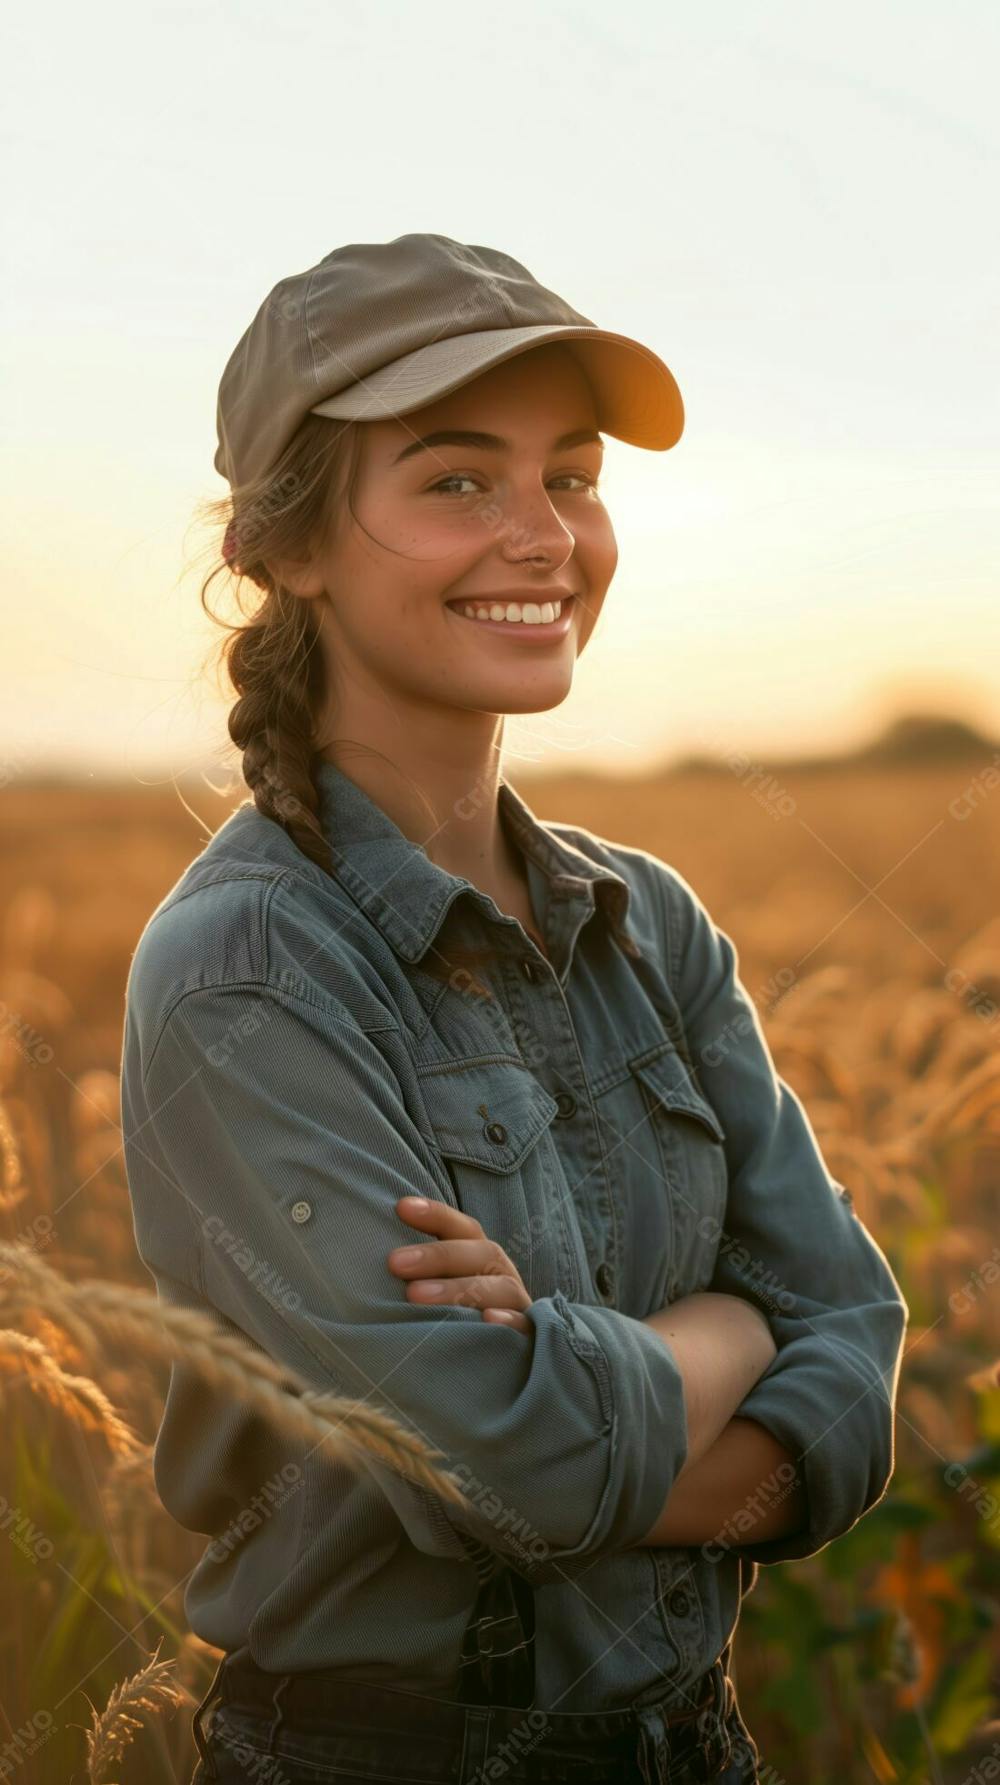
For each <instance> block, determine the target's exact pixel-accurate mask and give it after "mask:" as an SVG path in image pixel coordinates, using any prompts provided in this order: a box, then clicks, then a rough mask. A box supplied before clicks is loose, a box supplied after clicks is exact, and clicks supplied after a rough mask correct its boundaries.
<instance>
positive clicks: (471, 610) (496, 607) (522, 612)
mask: <svg viewBox="0 0 1000 1785" xmlns="http://www.w3.org/2000/svg"><path fill="white" fill-rule="evenodd" d="M462 612H463V614H464V615H465V616H466V619H469V620H508V621H510V622H511V624H516V625H519V626H545V625H549V624H551V622H552V621H553V620H558V618H559V615H560V614H561V613H562V602H561V601H545V602H543V603H542V605H541V606H540V607H539V605H538V603H537V602H534V601H525V602H523V603H522V604H521V605H520V606H518V605H517V603H516V602H513V601H511V602H508V604H507V606H506V607H502V606H501V604H500V603H499V602H498V601H495V602H494V603H493V605H492V606H491V607H476V606H474V605H473V603H472V602H471V601H467V602H466V603H465V606H464V607H463V608H462Z"/></svg>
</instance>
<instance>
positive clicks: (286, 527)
mask: <svg viewBox="0 0 1000 1785" xmlns="http://www.w3.org/2000/svg"><path fill="white" fill-rule="evenodd" d="M365 426H366V424H365V423H364V422H342V421H334V420H332V419H330V418H329V417H327V416H322V415H308V416H307V417H306V418H305V420H304V421H303V422H302V423H301V425H300V427H299V428H298V430H297V432H296V434H295V435H294V436H293V438H292V440H291V441H290V442H289V444H288V446H286V448H285V450H284V451H283V452H282V454H281V455H280V457H279V458H278V460H277V461H276V463H275V464H274V465H273V466H272V467H271V469H270V471H268V472H267V473H266V474H265V475H263V476H261V477H258V478H256V479H254V480H253V481H251V482H247V483H243V484H239V485H236V486H235V487H234V488H233V489H232V491H231V493H230V495H228V496H222V497H219V498H218V499H216V500H206V501H204V502H202V503H201V504H200V505H199V513H200V514H201V515H202V517H203V518H204V519H205V520H206V521H207V522H208V523H209V524H210V525H216V526H218V525H222V524H223V523H225V533H224V537H223V540H222V544H221V551H220V553H219V556H218V560H217V562H216V563H215V566H214V568H213V569H212V570H211V571H210V572H209V574H208V576H207V577H206V578H205V580H204V582H203V583H202V586H201V605H202V607H203V609H204V611H205V612H206V613H207V614H208V616H209V618H210V619H212V620H213V621H214V622H215V623H216V624H217V625H219V626H221V627H223V628H224V630H225V631H226V633H227V635H228V636H227V637H226V638H224V639H223V640H221V641H220V643H219V645H218V647H217V648H216V650H215V653H214V655H215V661H216V668H217V669H218V667H219V665H220V664H222V663H224V665H225V669H226V673H227V675H228V678H229V681H230V682H231V683H232V686H233V688H234V689H235V690H236V693H237V695H238V697H239V698H238V699H237V700H236V702H235V705H234V706H233V707H232V708H231V709H230V712H229V717H228V722H227V723H228V729H229V735H230V737H231V738H232V740H233V743H234V744H235V745H236V746H237V748H238V749H239V750H241V751H242V753H243V765H242V766H243V778H244V780H245V782H246V784H247V786H248V787H249V788H250V791H251V793H252V794H253V800H254V804H255V805H256V807H257V810H258V811H259V812H262V813H263V814H264V816H265V817H267V818H271V819H273V820H274V822H275V823H276V824H280V825H281V826H282V827H283V829H284V830H286V831H287V833H288V834H289V836H290V837H291V838H292V841H293V842H294V843H295V844H296V846H297V847H298V848H299V849H300V850H301V851H302V853H303V854H304V855H306V856H308V858H309V860H310V861H312V862H315V863H316V865H317V866H318V867H320V868H322V869H323V870H324V871H325V872H326V873H328V874H332V873H333V860H332V856H331V853H330V847H329V844H328V842H327V839H326V837H325V836H324V834H323V827H322V823H321V820H320V811H319V794H318V790H317V786H316V782H315V778H314V776H315V770H316V767H317V763H318V760H319V757H320V753H319V752H318V751H317V749H316V745H315V731H316V724H317V719H318V715H319V713H320V711H321V710H322V708H323V706H324V705H325V700H326V667H325V664H324V661H323V653H322V649H321V647H320V634H319V623H318V619H317V615H316V612H315V609H314V605H313V603H312V602H309V601H304V600H302V599H301V597H299V596H297V595H295V594H294V593H293V592H292V591H291V590H290V589H288V588H286V587H285V585H284V584H283V583H282V581H281V579H280V577H279V576H277V575H276V574H274V573H273V572H272V569H271V568H270V566H272V565H274V564H277V563H279V562H280V561H282V560H283V559H298V560H300V561H302V560H304V559H306V558H307V557H308V555H309V553H310V550H311V549H313V548H314V547H315V546H317V545H322V544H325V543H326V542H327V540H328V539H329V538H330V536H331V534H332V532H333V530H334V528H335V526H336V523H337V521H338V519H339V518H340V517H341V516H342V514H343V513H344V511H345V510H350V511H351V512H352V513H353V510H351V497H352V495H353V493H354V486H355V481H356V477H357V471H358V464H359V460H360V449H361V429H362V428H363V427H365ZM225 575H228V576H229V577H230V578H231V579H232V581H233V583H234V585H235V597H236V605H237V608H238V611H239V612H240V614H241V616H242V623H239V622H238V623H236V624H235V625H231V624H229V623H228V622H227V621H226V620H224V619H221V618H220V616H219V615H218V614H216V613H213V612H212V610H211V608H210V607H209V606H208V604H207V602H206V595H207V593H208V589H209V587H210V585H211V584H212V583H213V582H214V581H215V579H216V577H218V576H225ZM246 581H249V582H251V583H254V584H255V585H256V587H257V589H258V590H260V591H262V599H257V600H256V601H255V602H254V603H253V604H252V606H251V609H250V611H249V612H248V611H247V608H246V606H245V605H244V584H245V582H246ZM397 766H398V765H397ZM431 955H436V956H437V957H438V960H437V961H436V962H435V963H434V964H431V960H430V957H431ZM495 959H496V950H495V949H494V948H492V947H485V948H469V947H464V946H460V945H459V946H455V947H453V949H452V951H451V955H450V957H447V958H446V957H445V956H444V955H443V954H442V953H441V951H440V950H439V949H437V948H435V947H432V948H431V949H429V950H428V954H427V956H426V957H425V959H424V961H423V962H422V963H421V967H422V970H423V971H425V972H427V973H429V974H430V975H431V976H432V977H433V978H435V979H442V980H446V981H452V980H455V979H457V977H458V975H459V974H461V976H462V981H463V983H464V982H467V981H469V980H471V982H472V983H471V986H467V988H466V989H470V990H471V989H475V991H476V993H477V995H480V996H485V997H486V998H492V996H493V994H492V993H491V992H490V990H489V987H488V986H486V985H484V984H482V983H481V982H479V981H478V980H477V979H476V976H475V968H476V967H477V966H482V965H486V964H487V963H492V962H493V961H495Z"/></svg>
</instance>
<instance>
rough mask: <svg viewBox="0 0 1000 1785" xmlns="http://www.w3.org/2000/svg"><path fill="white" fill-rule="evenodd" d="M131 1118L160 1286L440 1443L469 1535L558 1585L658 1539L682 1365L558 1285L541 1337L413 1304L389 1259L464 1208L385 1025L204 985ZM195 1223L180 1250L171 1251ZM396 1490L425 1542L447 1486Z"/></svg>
mask: <svg viewBox="0 0 1000 1785" xmlns="http://www.w3.org/2000/svg"><path fill="white" fill-rule="evenodd" d="M140 1056H141V1057H145V1058H146V1065H145V1067H144V1069H143V1070H141V1071H140V1069H139V1065H138V1061H139V1058H140ZM123 1113H124V1116H125V1127H126V1140H125V1148H126V1165H127V1170H128V1178H129V1188H130V1194H131V1198H132V1204H133V1214H134V1221H135V1229H136V1241H137V1245H138V1248H139V1251H140V1254H141V1255H142V1257H143V1258H144V1260H145V1262H146V1263H147V1265H148V1266H149V1267H150V1269H151V1270H152V1271H153V1273H154V1275H155V1274H156V1271H157V1267H158V1265H159V1266H161V1267H162V1269H163V1270H164V1271H165V1272H166V1271H170V1272H171V1273H172V1274H178V1275H181V1276H182V1277H184V1278H185V1279H186V1280H187V1281H189V1282H190V1283H191V1284H192V1286H193V1287H194V1288H195V1289H196V1290H197V1291H198V1292H199V1293H200V1294H201V1295H202V1296H203V1297H204V1299H205V1301H206V1303H207V1304H209V1305H210V1306H211V1307H213V1308H215V1309H217V1310H218V1311H219V1312H220V1313H222V1314H223V1315H224V1316H225V1317H227V1318H228V1319H229V1320H231V1321H233V1322H234V1323H235V1324H236V1325H237V1326H238V1327H239V1328H240V1329H241V1330H242V1331H243V1332H244V1333H245V1334H247V1335H248V1336H249V1338H250V1339H252V1340H253V1341H255V1342H256V1343H257V1344H259V1345H260V1346H261V1347H263V1348H264V1350H265V1351H266V1352H268V1353H269V1354H270V1355H271V1356H272V1357H273V1358H275V1359H276V1360H278V1361H279V1362H280V1363H283V1364H286V1365H288V1366H289V1367H290V1368H292V1369H293V1370H294V1371H296V1372H297V1373H298V1374H299V1375H300V1376H301V1377H302V1378H303V1379H304V1380H305V1381H306V1382H307V1383H308V1385H309V1386H310V1387H313V1388H316V1389H319V1390H329V1391H331V1392H335V1393H339V1394H346V1395H350V1396H352V1397H363V1398H366V1399H368V1400H370V1401H371V1402H372V1403H373V1404H375V1405H377V1406H378V1407H380V1408H381V1409H383V1410H384V1411H387V1412H389V1413H391V1414H392V1415H393V1416H394V1417H395V1418H397V1419H398V1420H400V1421H401V1423H403V1424H404V1425H405V1426H407V1427H408V1428H409V1429H411V1430H413V1431H414V1432H416V1433H417V1435H418V1436H420V1437H421V1438H423V1439H424V1440H426V1442H427V1443H428V1444H429V1445H431V1446H432V1447H433V1449H434V1450H435V1451H436V1452H438V1453H440V1455H439V1456H438V1458H437V1459H436V1460H437V1462H438V1464H439V1466H440V1467H441V1468H443V1469H445V1470H449V1471H451V1472H452V1474H453V1475H454V1478H455V1480H456V1481H457V1483H458V1486H459V1487H460V1489H461V1490H462V1493H463V1496H464V1500H465V1506H464V1507H462V1508H459V1507H456V1506H453V1505H450V1504H448V1503H446V1502H445V1501H443V1500H442V1501H440V1506H441V1509H442V1512H443V1514H444V1516H445V1517H446V1518H447V1520H448V1521H449V1524H450V1525H451V1527H452V1528H453V1529H454V1530H459V1529H462V1530H464V1531H465V1532H466V1533H467V1534H468V1535H469V1536H471V1537H472V1538H473V1539H475V1540H477V1541H478V1542H480V1543H484V1544H486V1545H487V1546H488V1547H489V1548H491V1549H493V1550H495V1551H498V1552H499V1553H501V1554H502V1555H503V1556H504V1558H505V1559H506V1560H507V1561H508V1562H509V1564H510V1565H511V1566H512V1567H513V1568H514V1569H515V1570H516V1571H517V1572H519V1573H522V1574H523V1575H524V1576H525V1577H526V1578H528V1579H531V1580H533V1581H539V1582H540V1581H544V1580H545V1579H546V1578H559V1577H560V1575H561V1574H565V1573H567V1572H572V1569H573V1566H574V1565H580V1566H582V1565H583V1564H584V1563H585V1562H586V1560H587V1559H588V1558H589V1557H591V1556H592V1555H594V1554H596V1553H598V1552H603V1551H606V1550H612V1549H617V1548H627V1547H630V1546H632V1545H634V1544H636V1543H637V1542H639V1541H640V1539H641V1537H642V1536H643V1535H644V1533H645V1532H646V1531H648V1529H649V1528H650V1526H651V1525H652V1523H653V1521H654V1519H655V1518H656V1516H657V1515H658V1513H659V1512H660V1509H661V1507H662V1504H663V1499H664V1497H665V1494H666V1490H667V1487H668V1486H669V1481H670V1478H671V1473H672V1474H673V1475H676V1474H677V1473H678V1472H679V1470H680V1468H681V1467H682V1465H683V1462H684V1460H685V1456H686V1451H687V1427H686V1419H685V1409H684V1398H683V1383H682V1379H681V1376H680V1372H679V1370H678V1369H677V1366H676V1363H675V1362H674V1359H673V1357H672V1355H671V1353H670V1352H669V1350H668V1349H667V1347H666V1346H665V1345H664V1344H663V1343H662V1342H661V1341H660V1340H659V1339H658V1338H657V1337H656V1336H655V1334H653V1333H652V1332H651V1331H650V1329H649V1328H648V1327H646V1326H645V1325H644V1324H643V1323H642V1322H641V1321H637V1320H632V1319H630V1318H628V1317H626V1316H624V1315H621V1314H617V1313H613V1312H612V1311H610V1310H604V1309H602V1308H597V1307H590V1306H583V1305H581V1304H578V1303H571V1302H569V1301H567V1300H566V1298H565V1297H564V1296H563V1295H562V1293H561V1292H558V1291H557V1292H556V1293H555V1294H553V1295H552V1296H549V1297H543V1298H541V1299H539V1300H536V1301H534V1302H533V1303H532V1305H531V1308H530V1317H531V1321H532V1324H533V1328H534V1332H533V1337H529V1336H528V1335H526V1334H523V1333H519V1332H517V1331H516V1330H513V1329H510V1328H505V1327H503V1326H501V1325H494V1324H492V1323H491V1322H489V1321H484V1320H483V1318H482V1315H481V1313H480V1312H479V1310H478V1309H475V1308H470V1307H468V1306H457V1305H452V1304H447V1305H444V1306H441V1307H430V1306H423V1305H421V1304H418V1303H415V1302H411V1301H409V1300H408V1299H407V1296H406V1283H405V1281H404V1280H403V1279H402V1278H400V1277H397V1276H395V1275H394V1274H393V1273H392V1271H391V1270H390V1269H389V1265H388V1254H389V1253H390V1251H392V1250H393V1249H394V1248H395V1247H397V1246H399V1245H401V1244H405V1243H408V1242H415V1241H417V1240H418V1239H419V1237H420V1236H419V1235H418V1233H417V1232H416V1230H415V1229H414V1228H412V1227H410V1226H408V1225H407V1224H406V1223H405V1222H404V1221H403V1220H402V1218H401V1216H400V1214H399V1212H398V1211H397V1209H396V1207H395V1204H396V1201H397V1199H398V1198H399V1197H401V1196H404V1195H421V1196H427V1197H429V1198H431V1199H435V1200H438V1201H441V1200H447V1199H448V1197H449V1189H448V1185H449V1180H448V1178H447V1176H446V1174H445V1170H444V1166H443V1163H442V1161H441V1159H440V1156H436V1155H435V1154H434V1151H433V1148H432V1147H431V1146H430V1145H429V1143H428V1141H427V1139H426V1138H425V1136H424V1134H423V1133H422V1132H421V1127H420V1125H419V1123H418V1121H417V1120H416V1119H415V1116H414V1113H413V1112H412V1111H411V1109H410V1108H409V1107H407V1102H406V1100H405V1098H404V1095H403V1088H402V1085H401V1081H400V1079H399V1077H398V1075H397V1074H396V1073H395V1072H394V1071H393V1070H392V1068H391V1066H390V1064H389V1062H388V1060H387V1058H386V1055H385V1052H384V1050H383V1048H381V1047H380V1046H379V1045H377V1038H376V1036H375V1035H374V1034H372V1033H369V1032H366V1031H363V1030H362V1029H361V1028H360V1027H358V1026H357V1025H356V1024H355V1023H353V1022H352V1021H351V1020H350V1018H349V1016H348V1014H347V1013H346V1012H336V1013H335V1012H333V1011H332V1010H330V1009H326V1008H323V1007H321V1006H320V1005H319V1004H317V1003H316V1002H314V1001H313V1000H312V999H307V998H305V997H301V996H297V995H295V994H293V993H290V992H289V991H287V990H285V989H283V988H280V987H276V986H273V985H271V984H266V985H264V984H262V985H241V986H229V985H224V986H213V987H201V988H198V989H196V990H194V991H190V992H188V993H186V994H185V995H184V996H182V997H180V998H179V999H178V1001H177V1002H176V1003H175V1005H174V1007H173V1009H172V1010H171V1011H170V1013H169V1015H168V1016H167V1018H166V1020H165V1021H164V1023H163V1024H162V1027H161V1029H160V1032H159V1034H158V1036H157V1037H156V1038H155V1046H154V1047H153V1049H152V1053H151V1055H149V1054H148V1049H145V1048H143V1047H141V1046H140V1045H138V1043H137V1044H136V1046H135V1047H134V1048H133V1047H127V1049H126V1054H125V1061H124V1070H123ZM451 1199H452V1200H453V1195H452V1198H451ZM178 1224H181V1226H182V1227H183V1229H184V1231H185V1233H186V1239H185V1243H184V1246H183V1248H182V1249H181V1256H180V1257H178V1256H177V1255H176V1250H175V1251H174V1254H173V1255H172V1256H171V1255H169V1253H168V1249H167V1248H166V1246H165V1244H164V1235H166V1234H167V1233H168V1232H170V1233H176V1232H177V1230H178ZM366 1465H367V1459H366ZM371 1468H372V1473H373V1474H374V1475H375V1477H376V1479H377V1480H380V1481H385V1480H386V1479H388V1477H387V1475H386V1471H385V1469H384V1467H383V1466H382V1465H381V1464H379V1463H375V1462H373V1463H372V1464H371ZM392 1485H393V1489H394V1491H393V1493H392V1495H391V1497H392V1499H393V1504H394V1506H395V1507H396V1509H397V1510H398V1511H399V1512H400V1515H401V1517H403V1519H404V1522H405V1515H406V1508H407V1505H409V1504H412V1506H413V1508H414V1521H413V1533H414V1541H415V1542H418V1543H419V1542H420V1541H421V1539H420V1533H421V1532H422V1531H424V1530H426V1504H425V1498H426V1490H421V1492H420V1493H414V1494H411V1492H410V1490H409V1489H408V1488H407V1487H406V1486H405V1485H404V1484H403V1483H401V1482H397V1481H396V1480H395V1474H394V1472H393V1477H392Z"/></svg>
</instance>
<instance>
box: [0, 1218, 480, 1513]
mask: <svg viewBox="0 0 1000 1785" xmlns="http://www.w3.org/2000/svg"><path fill="white" fill-rule="evenodd" d="M5 1267H6V1271H5ZM25 1297H30V1302H31V1305H33V1306H35V1307H38V1306H41V1307H43V1308H44V1310H45V1311H46V1313H48V1314H49V1315H51V1317H52V1318H53V1319H54V1320H55V1321H56V1322H57V1323H66V1324H68V1325H71V1330H72V1331H73V1332H74V1334H75V1335H79V1334H86V1335H87V1336H88V1337H89V1338H90V1343H91V1345H92V1344H93V1343H94V1342H95V1341H96V1342H97V1343H98V1344H99V1343H100V1342H101V1340H110V1341H112V1342H113V1343H115V1344H117V1345H123V1346H125V1347H126V1348H127V1349H128V1352H129V1355H130V1356H132V1357H137V1356H138V1357H143V1358H148V1359H150V1360H155V1361H156V1362H161V1363H162V1362H172V1361H173V1360H174V1359H175V1358H177V1357H179V1356H180V1357H183V1358H184V1360H185V1362H186V1363H188V1364H190V1365H191V1366H192V1367H193V1368H194V1369H196V1370H197V1371H198V1372H199V1374H201V1375H202V1376H203V1377H204V1379H205V1380H206V1381H207V1382H209V1383H211V1384H212V1386H214V1387H218V1388H222V1389H226V1390H228V1391H229V1392H230V1394H232V1395H233V1396H234V1398H236V1399H238V1400H239V1401H240V1402H241V1403H242V1404H243V1405H244V1406H247V1407H252V1408H253V1409H254V1410H255V1411H256V1412H258V1413H260V1414H261V1416H262V1417H263V1418H265V1419H268V1420H270V1421H271V1422H272V1424H274V1425H275V1426H276V1427H277V1428H278V1429H279V1430H280V1431H282V1432H284V1433H285V1434H286V1435H288V1436H290V1437H295V1438H301V1439H305V1440H307V1441H308V1442H310V1443H312V1444H313V1445H319V1444H326V1445H327V1446H328V1447H329V1448H331V1449H332V1450H333V1452H334V1454H335V1455H336V1456H338V1458H340V1459H341V1460H342V1461H344V1462H345V1463H347V1464H348V1465H349V1466H351V1467H354V1468H357V1466H358V1459H357V1457H356V1455H355V1454H354V1452H355V1450H356V1449H357V1450H362V1451H366V1452H368V1453H370V1454H371V1455H372V1456H375V1457H377V1458H378V1459H379V1460H380V1461H381V1462H383V1463H386V1464H387V1465H388V1466H389V1467H390V1468H392V1469H396V1470H398V1471H399V1472H400V1473H402V1474H404V1475H407V1476H411V1477H412V1478H413V1479H415V1480H416V1481H417V1482H419V1483H420V1484H421V1485H422V1486H424V1487H427V1488H429V1489H431V1491H432V1492H434V1493H437V1494H439V1495H440V1496H441V1498H442V1499H445V1500H447V1501H449V1502H450V1503H451V1504H452V1505H454V1506H459V1507H464V1506H465V1504H466V1502H465V1497H464V1495H463V1494H462V1491H461V1489H460V1487H459V1486H458V1484H457V1483H456V1482H454V1481H453V1480H452V1479H451V1477H450V1476H449V1475H447V1474H446V1473H445V1472H444V1471H443V1470H442V1469H440V1468H439V1467H438V1466H437V1465H436V1464H435V1463H433V1462H432V1461H431V1460H430V1459H431V1458H432V1457H433V1456H434V1455H435V1454H439V1453H436V1452H434V1451H433V1450H432V1448H431V1447H430V1446H428V1445H427V1444H426V1443H425V1441H424V1440H423V1439H422V1438H420V1437H418V1436H417V1434H416V1433H414V1432H411V1431H409V1430H408V1429H407V1428H406V1427H405V1426H403V1425H401V1424H400V1423H399V1421H398V1420H397V1419H396V1418H395V1417H394V1415H392V1414H390V1413H386V1412H384V1411H383V1410H382V1409H381V1408H379V1407H377V1406H374V1405H372V1404H371V1403H370V1402H368V1401H366V1400H360V1401H359V1400H356V1399H354V1398H352V1397H348V1396H345V1395H336V1394H332V1393H329V1392H326V1391H322V1392H321V1391H318V1390H316V1389H312V1388H310V1387H309V1386H308V1385H307V1384H306V1383H305V1381H304V1380H303V1379H302V1378H301V1377H300V1376H298V1374H297V1373H296V1372H295V1371H293V1370H291V1369H290V1368H289V1367H288V1366H286V1365H279V1364H277V1363H275V1362H274V1361H273V1360H272V1359H271V1358H270V1357H268V1356H267V1355H266V1353H264V1352H258V1351H251V1350H250V1349H249V1348H248V1346H247V1342H246V1340H245V1339H244V1338H242V1337H241V1336H240V1335H238V1334H236V1333H231V1332H227V1331H226V1329H225V1328H224V1327H222V1326H221V1325H220V1324H219V1323H218V1322H217V1321H216V1320H215V1318H214V1317H213V1316H212V1315H210V1314H208V1313H204V1312H202V1311H201V1310H200V1309H197V1308H180V1307H172V1306H170V1305H169V1304H162V1303H159V1302H158V1301H157V1300H156V1299H155V1298H154V1297H152V1296H151V1295H149V1294H148V1293H146V1292H145V1291H142V1290H138V1289H127V1288H124V1287H123V1286H122V1285H120V1284H117V1283H102V1282H97V1281H95V1282H88V1283H69V1282H67V1281H66V1279H65V1278H64V1277H61V1276H60V1275H59V1273H58V1272H57V1271H55V1270H53V1269H52V1267H51V1265H48V1264H46V1263H45V1262H44V1260H43V1259H41V1258H39V1257H38V1255H37V1254H36V1253H35V1252H33V1251H32V1250H31V1248H30V1247H27V1246H23V1245H17V1244H0V1313H4V1314H5V1315H6V1314H7V1313H8V1310H9V1309H10V1308H11V1305H13V1307H14V1310H15V1311H16V1308H17V1307H18V1306H19V1305H21V1304H23V1301H24V1299H25ZM89 1348H90V1347H89V1346H88V1347H87V1349H89Z"/></svg>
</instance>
